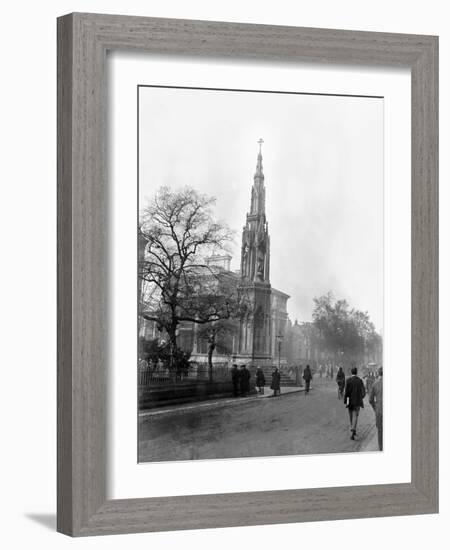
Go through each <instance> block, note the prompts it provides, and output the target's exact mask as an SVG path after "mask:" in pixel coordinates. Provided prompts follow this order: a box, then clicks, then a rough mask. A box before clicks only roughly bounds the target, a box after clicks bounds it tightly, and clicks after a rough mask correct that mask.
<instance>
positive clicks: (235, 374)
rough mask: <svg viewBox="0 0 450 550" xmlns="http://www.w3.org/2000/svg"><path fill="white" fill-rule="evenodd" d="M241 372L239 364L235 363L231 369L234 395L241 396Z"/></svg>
mask: <svg viewBox="0 0 450 550" xmlns="http://www.w3.org/2000/svg"><path fill="white" fill-rule="evenodd" d="M240 378H241V373H240V372H239V369H238V366H237V365H236V364H234V365H233V367H232V369H231V382H232V384H233V397H239V389H240V388H239V386H240Z"/></svg>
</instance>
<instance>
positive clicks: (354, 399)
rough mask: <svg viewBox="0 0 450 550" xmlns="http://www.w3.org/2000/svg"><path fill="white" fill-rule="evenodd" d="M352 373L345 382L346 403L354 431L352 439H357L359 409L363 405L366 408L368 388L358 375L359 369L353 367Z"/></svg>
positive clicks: (351, 427)
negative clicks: (365, 397)
mask: <svg viewBox="0 0 450 550" xmlns="http://www.w3.org/2000/svg"><path fill="white" fill-rule="evenodd" d="M351 373H352V375H351V376H350V378H347V381H346V383H345V394H344V404H345V406H346V407H347V408H348V414H349V418H350V430H351V433H352V435H351V439H355V436H356V425H357V424H358V416H359V411H360V409H361V407H363V408H364V401H363V399H364V396H365V395H366V389H365V388H364V382H363V381H362V380H361V378H359V376H357V374H358V369H357V368H356V367H353V368H352V370H351Z"/></svg>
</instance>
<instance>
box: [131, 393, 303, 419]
mask: <svg viewBox="0 0 450 550" xmlns="http://www.w3.org/2000/svg"><path fill="white" fill-rule="evenodd" d="M265 389H266V391H265V393H264V394H260V393H257V394H256V395H250V396H249V397H222V398H221V399H208V400H206V401H198V402H191V403H182V404H179V405H165V406H164V405H163V406H161V407H155V408H154V409H146V410H143V411H139V417H140V418H144V417H148V416H156V415H159V414H164V413H177V412H183V411H188V410H193V409H203V408H211V407H218V406H221V405H222V406H223V405H239V404H240V403H245V402H246V401H252V400H254V399H264V398H265V397H272V394H273V391H272V390H271V389H270V388H268V387H266V388H265ZM302 391H305V388H304V387H297V386H281V390H280V397H283V395H288V394H291V393H297V392H302Z"/></svg>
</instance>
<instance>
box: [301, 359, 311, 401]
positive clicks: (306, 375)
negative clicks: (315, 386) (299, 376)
mask: <svg viewBox="0 0 450 550" xmlns="http://www.w3.org/2000/svg"><path fill="white" fill-rule="evenodd" d="M303 380H304V381H305V396H306V395H307V394H308V393H309V389H310V387H311V380H312V372H311V369H310V367H309V365H306V367H305V370H304V371H303Z"/></svg>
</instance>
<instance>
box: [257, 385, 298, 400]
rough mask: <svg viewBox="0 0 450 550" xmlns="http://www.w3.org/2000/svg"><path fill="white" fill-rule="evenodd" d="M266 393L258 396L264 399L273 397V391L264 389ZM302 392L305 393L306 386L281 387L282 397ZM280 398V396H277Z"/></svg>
mask: <svg viewBox="0 0 450 550" xmlns="http://www.w3.org/2000/svg"><path fill="white" fill-rule="evenodd" d="M264 390H265V391H264V393H263V394H261V393H257V394H256V396H257V397H259V398H261V399H263V398H264V397H272V396H273V390H271V389H270V388H264ZM301 391H305V388H304V386H281V387H280V397H283V395H287V394H288V393H298V392H301ZM277 397H278V396H277Z"/></svg>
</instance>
